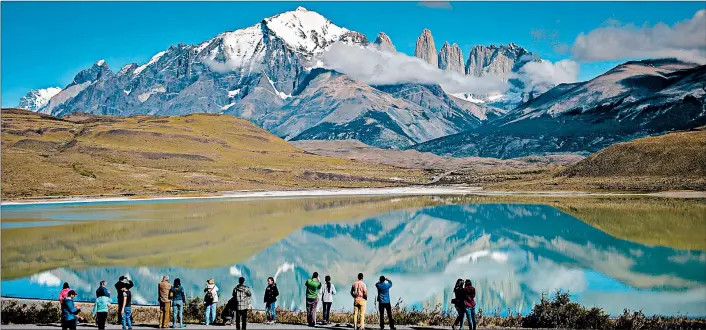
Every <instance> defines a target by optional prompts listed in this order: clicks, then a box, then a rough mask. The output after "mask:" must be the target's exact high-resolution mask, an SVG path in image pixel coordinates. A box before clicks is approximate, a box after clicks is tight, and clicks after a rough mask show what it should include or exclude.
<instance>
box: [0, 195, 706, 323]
mask: <svg viewBox="0 0 706 330" xmlns="http://www.w3.org/2000/svg"><path fill="white" fill-rule="evenodd" d="M314 271H318V272H319V273H320V274H321V276H320V277H321V278H323V277H324V276H325V275H330V276H331V277H332V278H333V283H334V285H335V286H336V288H337V290H338V295H337V296H336V297H335V300H334V305H333V308H334V309H336V310H350V309H351V307H352V301H351V298H350V295H349V294H348V291H349V289H350V285H351V283H352V282H353V280H354V278H355V276H356V275H357V273H359V272H362V273H364V274H365V275H366V279H365V281H366V283H367V284H368V288H369V291H370V293H371V294H370V297H371V298H370V299H371V300H372V299H374V297H375V293H376V290H375V289H374V283H375V281H376V279H377V278H378V277H379V276H380V275H385V276H387V277H389V278H390V279H392V281H393V287H392V289H391V297H392V300H397V299H401V300H402V301H403V304H406V305H415V306H432V307H433V306H436V305H439V304H440V305H442V308H445V309H448V308H451V306H450V300H451V298H452V296H453V293H452V287H453V284H454V282H455V281H456V279H457V278H464V279H466V278H469V279H471V280H472V281H473V283H474V285H475V286H476V288H477V302H478V304H479V306H480V308H482V309H483V310H484V311H495V310H499V311H500V312H501V314H504V313H506V312H507V311H508V310H511V311H519V312H522V313H527V312H528V311H529V310H530V309H531V307H532V306H533V304H534V303H537V302H538V301H539V300H540V297H541V295H542V293H545V294H546V293H553V292H554V291H555V290H557V289H562V290H568V291H570V293H571V294H572V296H573V298H574V299H575V300H577V301H578V302H579V303H581V304H584V305H587V306H594V305H595V306H600V307H603V308H605V309H606V310H607V311H608V312H609V313H611V314H613V315H615V314H618V313H621V312H622V310H623V309H624V308H630V309H641V310H643V312H644V313H645V314H661V315H675V314H688V315H689V316H706V255H705V254H704V252H701V251H686V250H675V249H671V248H666V247H650V246H645V245H642V244H638V243H633V242H628V241H624V240H620V239H617V238H614V237H611V236H609V235H607V234H606V233H604V232H602V231H600V230H598V229H595V228H593V227H591V226H589V225H587V224H585V223H584V222H582V221H580V220H578V219H576V218H574V217H572V216H570V215H567V214H566V213H563V212H561V211H559V210H557V209H555V208H553V207H550V206H546V205H522V204H469V205H441V206H431V207H425V208H418V209H412V210H401V211H392V212H387V213H383V214H380V215H376V216H373V217H367V218H366V219H364V220H363V221H360V220H358V221H355V220H352V221H350V222H338V223H329V224H321V225H309V226H305V227H303V228H301V229H299V230H297V231H295V232H293V233H291V234H289V235H288V236H286V237H285V238H284V239H282V240H280V241H278V242H276V243H274V244H272V245H270V246H269V247H267V248H266V249H264V250H262V251H261V252H259V253H257V254H255V255H254V256H251V257H250V258H249V259H247V260H245V261H244V262H242V263H238V264H234V265H223V266H221V267H212V268H206V269H204V268H186V267H157V268H155V267H113V268H110V267H108V268H89V269H70V268H59V269H55V270H50V271H45V272H41V273H39V274H35V275H32V276H28V277H23V278H19V279H13V280H3V282H2V288H3V295H4V296H23V297H37V298H54V297H56V295H57V294H58V291H59V289H60V285H61V284H62V283H63V282H64V281H68V282H69V283H71V285H72V288H74V289H76V290H77V291H78V292H79V297H78V299H79V300H92V299H93V297H94V293H93V292H94V291H95V289H96V285H97V284H98V282H99V281H100V280H103V279H105V280H108V282H109V283H111V284H110V286H111V289H112V283H114V282H115V281H116V280H117V278H118V277H119V276H120V275H122V274H130V276H131V277H132V278H133V279H134V281H135V284H136V285H135V288H134V289H133V296H134V299H135V301H136V302H138V303H155V302H156V298H157V285H156V284H157V282H158V281H159V280H160V279H161V276H162V275H164V274H168V275H170V277H171V278H172V279H174V278H177V277H178V278H181V281H182V284H183V285H184V287H185V289H186V292H187V294H188V295H190V296H202V295H203V294H202V291H203V285H204V283H205V281H206V279H208V278H214V279H215V281H216V284H217V285H218V286H219V287H220V289H221V292H222V295H225V297H226V298H225V299H224V298H221V303H224V302H225V301H226V300H227V298H229V297H230V291H231V290H232V289H233V287H234V286H235V285H236V284H237V280H238V277H240V276H244V277H245V278H246V279H247V283H246V284H248V285H250V286H251V287H252V288H253V289H254V293H255V296H254V297H253V298H254V299H253V307H254V308H258V309H262V308H264V303H263V302H262V296H263V293H264V288H265V286H266V279H267V277H268V276H274V277H275V278H276V281H277V283H278V287H279V291H280V297H279V298H278V302H279V305H280V306H282V307H286V308H292V309H300V308H304V294H305V289H304V287H303V283H304V281H305V280H306V279H307V278H308V277H309V276H311V273H312V272H314ZM114 299H115V298H114ZM371 305H372V304H371ZM368 309H369V310H371V309H372V307H369V308H368Z"/></svg>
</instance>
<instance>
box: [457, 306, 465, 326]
mask: <svg viewBox="0 0 706 330" xmlns="http://www.w3.org/2000/svg"><path fill="white" fill-rule="evenodd" d="M454 307H456V313H458V316H456V320H455V321H454V325H457V324H460V325H461V329H463V315H464V314H466V306H454Z"/></svg>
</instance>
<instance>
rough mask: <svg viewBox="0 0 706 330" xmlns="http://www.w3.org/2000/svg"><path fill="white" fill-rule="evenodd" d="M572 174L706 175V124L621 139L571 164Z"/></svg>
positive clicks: (568, 172) (563, 173)
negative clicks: (683, 129) (687, 128)
mask: <svg viewBox="0 0 706 330" xmlns="http://www.w3.org/2000/svg"><path fill="white" fill-rule="evenodd" d="M560 174H561V175H564V176H568V177H613V176H622V177H626V176H635V177H646V176H652V177H675V178H704V177H706V127H701V128H698V129H695V130H691V131H682V132H673V133H668V134H665V135H661V136H651V137H646V138H641V139H636V140H633V141H629V142H624V143H617V144H614V145H612V146H610V147H607V148H605V149H603V150H601V151H599V152H597V153H595V154H593V155H591V156H588V157H587V158H586V159H584V160H582V161H580V162H578V163H576V164H574V165H572V166H570V167H568V168H567V169H566V170H564V171H562V172H561V173H560Z"/></svg>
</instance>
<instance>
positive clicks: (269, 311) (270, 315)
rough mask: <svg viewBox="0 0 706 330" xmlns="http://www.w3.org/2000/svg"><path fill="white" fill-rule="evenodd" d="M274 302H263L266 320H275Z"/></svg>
mask: <svg viewBox="0 0 706 330" xmlns="http://www.w3.org/2000/svg"><path fill="white" fill-rule="evenodd" d="M275 305H276V302H274V301H273V302H271V303H267V304H265V316H267V320H268V321H275V320H277V311H276V310H275Z"/></svg>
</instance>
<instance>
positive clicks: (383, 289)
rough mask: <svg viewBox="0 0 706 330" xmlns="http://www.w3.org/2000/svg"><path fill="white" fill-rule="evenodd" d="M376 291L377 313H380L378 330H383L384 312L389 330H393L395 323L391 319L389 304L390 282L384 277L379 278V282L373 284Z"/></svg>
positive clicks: (390, 306)
mask: <svg viewBox="0 0 706 330" xmlns="http://www.w3.org/2000/svg"><path fill="white" fill-rule="evenodd" d="M375 287H376V288H377V289H378V311H379V313H380V330H382V329H385V311H387V320H388V323H390V329H392V330H395V321H394V320H393V319H392V305H391V304H390V288H391V287H392V281H390V279H389V278H387V277H385V276H380V282H377V283H375Z"/></svg>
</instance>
